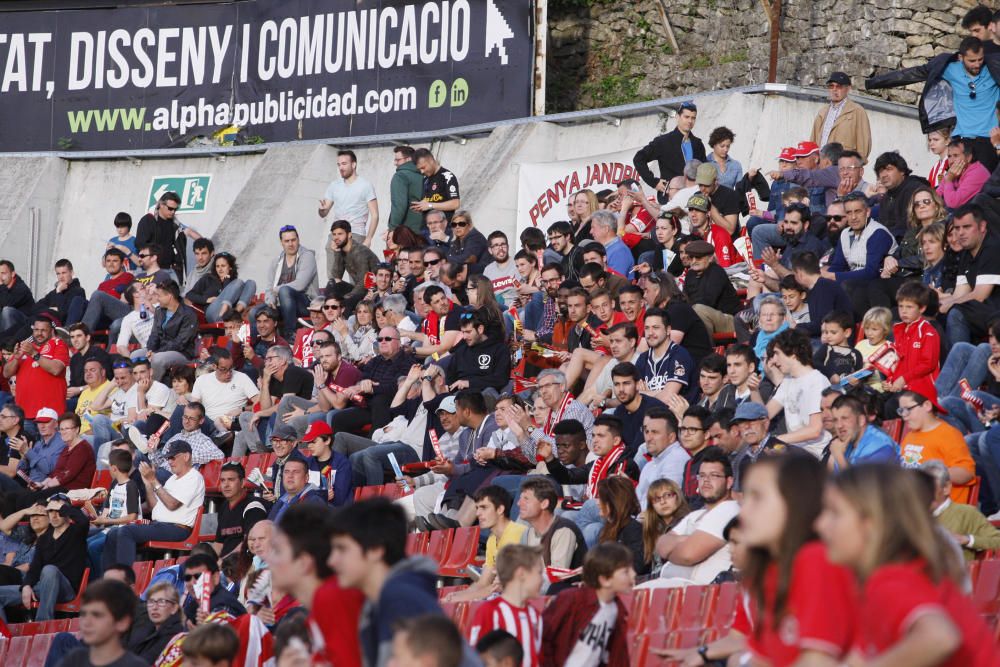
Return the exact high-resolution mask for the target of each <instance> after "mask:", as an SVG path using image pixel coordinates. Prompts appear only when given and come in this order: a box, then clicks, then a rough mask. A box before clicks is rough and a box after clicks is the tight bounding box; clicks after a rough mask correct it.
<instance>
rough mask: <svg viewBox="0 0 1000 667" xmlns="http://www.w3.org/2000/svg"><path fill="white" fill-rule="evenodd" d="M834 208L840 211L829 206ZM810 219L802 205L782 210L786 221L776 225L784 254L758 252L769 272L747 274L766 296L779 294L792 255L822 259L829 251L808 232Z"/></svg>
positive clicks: (771, 250)
mask: <svg viewBox="0 0 1000 667" xmlns="http://www.w3.org/2000/svg"><path fill="white" fill-rule="evenodd" d="M834 206H839V207H843V204H839V203H838V204H831V208H832V207H834ZM811 218H812V214H811V213H810V211H809V207H808V206H807V205H805V204H801V203H798V202H796V203H794V204H789V205H788V206H787V207H785V218H784V219H783V220H782V221H781V222H779V223H778V224H777V229H778V233H779V234H780V236H781V240H782V242H783V247H784V250H783V251H782V252H781V253H780V254H779V253H778V251H777V250H775V249H774V248H773V247H771V246H767V247H765V248H763V249H762V250H761V259H763V260H764V264H766V265H767V266H768V268H769V269H771V271H770V272H765V271H762V270H760V269H758V268H756V267H754V266H751V267H750V271H749V273H750V277H751V278H752V279H753V281H754V283H757V284H761V285H763V286H764V289H765V290H766V291H768V292H778V291H779V288H778V284H779V283H780V282H781V279H782V278H784V277H785V276H787V275H790V274H791V273H792V258H793V257H795V255H798V254H801V253H803V252H811V253H814V254H815V255H816V256H817V257H822V256H823V255H824V254H825V253H826V251H827V250H829V249H830V247H829V245H827V244H826V243H824V242H823V241H821V240H820V239H818V238H816V235H815V234H813V233H812V231H811V230H810V229H809V225H810V222H811ZM841 219H842V218H841ZM757 229H760V227H758V228H757ZM754 231H756V229H755V230H754Z"/></svg>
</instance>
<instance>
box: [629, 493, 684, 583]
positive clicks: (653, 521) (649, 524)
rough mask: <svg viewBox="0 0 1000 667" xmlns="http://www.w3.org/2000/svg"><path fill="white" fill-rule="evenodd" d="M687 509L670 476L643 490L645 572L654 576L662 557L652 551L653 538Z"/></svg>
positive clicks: (658, 571) (666, 531)
mask: <svg viewBox="0 0 1000 667" xmlns="http://www.w3.org/2000/svg"><path fill="white" fill-rule="evenodd" d="M690 511H691V507H690V506H689V505H688V502H687V498H685V497H684V494H683V493H682V492H681V487H680V486H679V485H678V484H677V482H675V481H674V480H672V479H667V478H664V479H658V480H656V481H655V482H653V483H652V484H650V485H649V489H648V490H647V491H646V511H645V512H643V513H642V514H641V515H640V517H639V521H640V522H641V523H642V553H643V558H644V559H645V561H646V564H647V565H648V566H649V567H650V571H649V576H650V577H658V576H659V574H660V568H661V567H663V559H662V558H660V556H659V554H657V553H656V540H657V539H659V537H660V536H661V535H666V534H667V533H669V532H670V530H671V529H672V528H673V527H674V526H676V525H677V523H678V522H679V521H680V520H681V519H683V518H684V517H685V516H687V514H688V513H689V512H690Z"/></svg>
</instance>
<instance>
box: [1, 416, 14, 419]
mask: <svg viewBox="0 0 1000 667" xmlns="http://www.w3.org/2000/svg"><path fill="white" fill-rule="evenodd" d="M0 419H17V415H0Z"/></svg>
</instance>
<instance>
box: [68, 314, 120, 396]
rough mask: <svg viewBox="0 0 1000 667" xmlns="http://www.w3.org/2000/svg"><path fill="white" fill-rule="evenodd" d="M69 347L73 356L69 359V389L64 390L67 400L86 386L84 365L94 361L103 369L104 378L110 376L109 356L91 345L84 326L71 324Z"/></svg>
mask: <svg viewBox="0 0 1000 667" xmlns="http://www.w3.org/2000/svg"><path fill="white" fill-rule="evenodd" d="M68 331H69V340H70V346H71V347H72V348H73V356H71V357H70V359H69V383H68V384H69V387H68V389H67V390H66V397H67V398H74V397H77V396H79V395H80V393H81V392H82V391H83V389H84V385H85V384H86V379H85V377H84V364H85V363H86V362H87V361H89V360H91V359H94V360H96V361H97V362H98V363H99V364H100V365H101V367H102V368H103V369H104V376H105V377H108V376H110V375H111V371H112V369H111V356H110V355H109V354H108V353H107V351H106V350H104V348H101V347H98V346H96V345H93V344H92V343H91V339H90V338H91V337H90V330H89V329H87V327H86V325H84V324H80V323H77V324H71V325H70V326H69V327H68Z"/></svg>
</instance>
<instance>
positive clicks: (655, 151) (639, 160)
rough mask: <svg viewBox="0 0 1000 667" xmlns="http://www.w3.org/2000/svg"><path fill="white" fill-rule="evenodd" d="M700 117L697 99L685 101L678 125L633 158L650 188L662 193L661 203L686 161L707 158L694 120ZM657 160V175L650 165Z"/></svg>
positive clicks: (659, 196)
mask: <svg viewBox="0 0 1000 667" xmlns="http://www.w3.org/2000/svg"><path fill="white" fill-rule="evenodd" d="M697 119H698V107H697V106H695V104H694V102H683V103H682V104H681V106H680V109H678V111H677V127H675V128H674V129H673V130H671V131H670V132H667V133H666V134H661V135H660V136H658V137H656V138H655V139H653V140H652V141H650V142H649V143H648V144H646V145H645V146H643V147H642V148H640V149H639V151H638V152H637V153H636V154H635V157H634V158H632V162H633V164H634V165H635V168H636V170H637V171H638V172H639V175H640V176H641V177H642V180H644V181H645V182H646V185H648V186H649V187H651V188H656V191H657V192H658V193H659V194H658V195H657V199H658V200H659V202H660V203H661V204H665V203H667V185H668V184H669V183H670V180H671V179H672V178H673V177H674V176H681V175H682V174H683V173H684V165H685V164H686V163H687V162H689V161H690V160H692V159H696V160H701V161H702V162H704V161H705V159H706V155H705V144H703V143H702V141H701V139H699V138H698V137H696V136H694V133H693V130H694V123H695V121H696V120H697ZM653 160H656V162H657V166H658V168H659V171H660V177H659V178H658V179H657V178H656V177H655V176H654V175H653V172H652V171H651V170H650V169H649V163H650V162H652V161H653Z"/></svg>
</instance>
